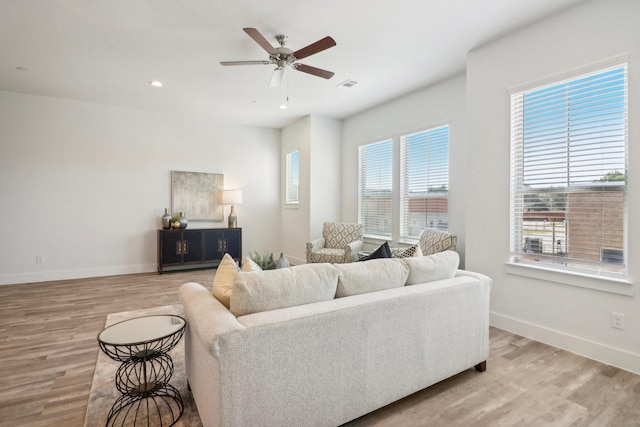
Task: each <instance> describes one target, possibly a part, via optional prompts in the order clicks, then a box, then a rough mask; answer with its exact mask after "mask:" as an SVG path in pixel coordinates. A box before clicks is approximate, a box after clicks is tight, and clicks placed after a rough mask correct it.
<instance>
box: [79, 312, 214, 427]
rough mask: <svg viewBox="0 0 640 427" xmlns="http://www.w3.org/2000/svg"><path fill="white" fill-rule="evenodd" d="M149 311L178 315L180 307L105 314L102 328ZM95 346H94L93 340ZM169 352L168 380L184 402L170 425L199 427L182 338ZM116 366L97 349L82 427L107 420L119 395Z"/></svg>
mask: <svg viewBox="0 0 640 427" xmlns="http://www.w3.org/2000/svg"><path fill="white" fill-rule="evenodd" d="M150 314H177V315H182V306H181V305H180V304H177V305H167V306H164V307H154V308H150V309H145V310H136V311H125V312H121V313H112V314H109V315H108V316H107V321H106V323H105V327H106V326H109V325H113V324H114V323H117V322H121V321H123V320H126V319H131V318H134V317H141V316H147V315H150ZM96 346H98V342H97V340H96ZM169 355H170V356H171V358H172V359H173V366H174V372H173V376H172V377H171V381H170V382H169V383H170V384H171V385H172V386H174V387H175V388H177V389H178V391H179V392H180V395H181V396H182V401H183V402H184V413H183V414H182V416H181V417H180V419H179V420H178V421H177V423H176V424H174V425H175V426H180V427H202V422H201V421H200V417H199V416H198V411H197V409H196V406H195V403H194V402H193V398H192V397H191V392H189V390H188V389H187V375H186V373H185V367H184V338H183V339H182V340H180V342H179V343H178V345H176V347H175V348H174V349H173V350H171V351H170V352H169ZM119 366H120V362H116V361H115V360H112V359H110V358H109V356H107V355H106V354H104V353H103V352H102V351H100V353H99V354H98V361H97V362H96V368H95V371H94V373H93V383H92V384H91V393H90V394H89V403H88V404H87V416H86V418H85V421H84V425H85V427H96V426H104V425H105V423H106V422H107V414H108V413H109V410H110V409H111V406H112V405H113V403H114V402H115V401H116V399H117V398H118V397H119V396H120V392H119V391H118V390H117V389H116V385H115V374H116V370H117V369H118V367H119ZM169 424H170V421H169V422H163V424H162V425H163V427H164V426H168V425H169ZM145 425H146V424H145ZM158 425H159V424H158ZM123 427H124V426H123ZM154 427H155V426H154Z"/></svg>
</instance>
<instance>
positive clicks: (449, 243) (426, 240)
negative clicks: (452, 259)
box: [420, 228, 458, 256]
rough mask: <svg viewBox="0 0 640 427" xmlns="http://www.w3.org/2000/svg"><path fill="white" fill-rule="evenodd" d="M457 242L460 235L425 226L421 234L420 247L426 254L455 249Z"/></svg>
mask: <svg viewBox="0 0 640 427" xmlns="http://www.w3.org/2000/svg"><path fill="white" fill-rule="evenodd" d="M457 243H458V236H456V235H455V234H452V233H449V232H446V231H440V230H436V229H435V228H425V229H424V230H423V231H422V234H420V249H422V255H425V256H426V255H432V254H435V253H437V252H444V251H455V250H456V244H457Z"/></svg>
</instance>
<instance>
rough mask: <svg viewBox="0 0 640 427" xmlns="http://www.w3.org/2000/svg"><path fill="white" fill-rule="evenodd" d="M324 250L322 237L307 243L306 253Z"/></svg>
mask: <svg viewBox="0 0 640 427" xmlns="http://www.w3.org/2000/svg"><path fill="white" fill-rule="evenodd" d="M322 248H324V237H320V238H318V239H314V240H311V241H310V242H307V253H310V252H316V251H317V250H318V249H322Z"/></svg>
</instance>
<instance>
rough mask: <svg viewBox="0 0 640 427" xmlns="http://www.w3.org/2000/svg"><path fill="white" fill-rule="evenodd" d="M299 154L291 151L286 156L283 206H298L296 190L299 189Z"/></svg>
mask: <svg viewBox="0 0 640 427" xmlns="http://www.w3.org/2000/svg"><path fill="white" fill-rule="evenodd" d="M298 157H299V154H298V151H293V152H291V153H289V154H287V159H286V163H287V164H286V173H285V176H286V178H285V181H286V185H285V204H288V205H291V204H298V188H299V181H300V180H299V160H298Z"/></svg>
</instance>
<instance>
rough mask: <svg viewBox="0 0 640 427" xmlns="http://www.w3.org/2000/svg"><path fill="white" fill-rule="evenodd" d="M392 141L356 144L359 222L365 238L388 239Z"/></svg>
mask: <svg viewBox="0 0 640 427" xmlns="http://www.w3.org/2000/svg"><path fill="white" fill-rule="evenodd" d="M392 175H393V141H392V140H391V139H389V140H386V141H380V142H375V143H372V144H367V145H362V146H360V147H358V222H359V223H360V224H363V225H364V232H365V235H366V236H367V237H374V238H382V239H390V238H391V214H392V204H393V198H392V195H393V194H392Z"/></svg>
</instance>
